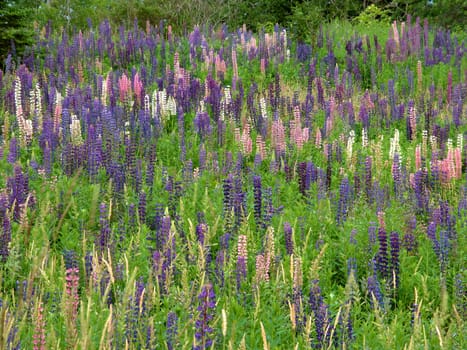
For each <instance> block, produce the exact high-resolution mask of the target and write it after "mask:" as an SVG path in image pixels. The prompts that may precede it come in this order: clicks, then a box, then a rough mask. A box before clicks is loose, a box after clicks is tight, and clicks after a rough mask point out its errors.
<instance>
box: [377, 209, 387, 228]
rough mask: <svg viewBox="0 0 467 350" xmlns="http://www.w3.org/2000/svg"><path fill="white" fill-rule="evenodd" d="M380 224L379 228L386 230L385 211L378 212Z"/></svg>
mask: <svg viewBox="0 0 467 350" xmlns="http://www.w3.org/2000/svg"><path fill="white" fill-rule="evenodd" d="M378 222H379V226H380V227H381V228H386V223H385V222H384V212H383V211H379V212H378Z"/></svg>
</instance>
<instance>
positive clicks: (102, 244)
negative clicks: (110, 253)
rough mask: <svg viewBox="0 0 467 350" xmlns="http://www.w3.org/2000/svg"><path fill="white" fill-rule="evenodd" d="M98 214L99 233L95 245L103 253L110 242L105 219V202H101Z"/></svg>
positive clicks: (108, 227) (108, 229) (108, 226)
mask: <svg viewBox="0 0 467 350" xmlns="http://www.w3.org/2000/svg"><path fill="white" fill-rule="evenodd" d="M99 214H100V215H99V225H100V234H99V241H98V244H97V246H98V247H99V249H100V252H101V253H105V252H106V250H107V248H108V247H109V244H110V234H111V231H110V225H109V220H108V219H107V205H106V204H105V203H101V205H100V207H99Z"/></svg>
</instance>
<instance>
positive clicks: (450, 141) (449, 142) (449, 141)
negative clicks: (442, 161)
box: [446, 139, 452, 152]
mask: <svg viewBox="0 0 467 350" xmlns="http://www.w3.org/2000/svg"><path fill="white" fill-rule="evenodd" d="M446 144H447V147H448V152H449V151H451V150H452V139H448V141H447V142H446Z"/></svg>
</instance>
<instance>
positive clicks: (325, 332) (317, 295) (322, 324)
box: [309, 280, 331, 348]
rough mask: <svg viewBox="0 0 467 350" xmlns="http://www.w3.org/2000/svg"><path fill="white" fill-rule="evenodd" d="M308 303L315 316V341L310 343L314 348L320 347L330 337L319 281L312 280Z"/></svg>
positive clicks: (327, 312)
mask: <svg viewBox="0 0 467 350" xmlns="http://www.w3.org/2000/svg"><path fill="white" fill-rule="evenodd" d="M309 304H310V308H311V311H313V314H314V316H315V329H316V341H315V342H313V343H312V344H311V345H312V347H314V348H321V347H322V346H323V345H326V344H327V342H328V340H329V337H330V329H329V326H330V324H331V320H330V315H329V310H328V306H327V305H326V303H325V302H324V301H323V297H322V295H321V288H320V287H319V281H318V280H313V281H312V286H311V289H310V299H309Z"/></svg>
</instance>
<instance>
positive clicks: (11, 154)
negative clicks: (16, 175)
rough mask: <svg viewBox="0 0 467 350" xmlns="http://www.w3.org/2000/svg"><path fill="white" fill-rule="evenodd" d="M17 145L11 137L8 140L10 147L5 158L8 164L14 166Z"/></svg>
mask: <svg viewBox="0 0 467 350" xmlns="http://www.w3.org/2000/svg"><path fill="white" fill-rule="evenodd" d="M18 153H19V145H18V141H17V140H16V138H15V137H12V138H11V140H10V147H9V152H8V156H7V161H8V163H10V164H14V163H15V162H16V160H17V159H18Z"/></svg>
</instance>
